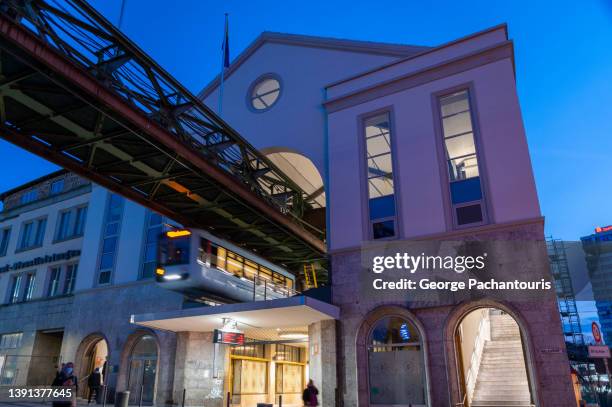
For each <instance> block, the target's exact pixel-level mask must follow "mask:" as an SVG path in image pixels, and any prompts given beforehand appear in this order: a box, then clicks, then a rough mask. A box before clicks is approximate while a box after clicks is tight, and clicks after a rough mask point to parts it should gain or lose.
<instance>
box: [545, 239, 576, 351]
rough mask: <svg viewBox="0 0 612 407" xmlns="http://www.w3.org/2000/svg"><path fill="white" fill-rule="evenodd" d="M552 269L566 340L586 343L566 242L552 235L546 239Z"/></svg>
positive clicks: (574, 342)
mask: <svg viewBox="0 0 612 407" xmlns="http://www.w3.org/2000/svg"><path fill="white" fill-rule="evenodd" d="M546 247H547V250H548V258H549V260H550V271H551V273H552V276H553V279H554V281H555V288H556V293H557V302H558V304H559V313H560V314H561V322H562V325H563V334H564V335H565V342H568V343H572V344H574V345H584V336H583V334H582V328H581V326H580V316H579V314H578V307H577V306H576V296H575V294H574V287H573V285H572V278H571V275H570V270H569V265H568V262H567V254H566V251H565V244H564V243H563V241H562V240H559V239H554V238H553V237H552V236H550V237H548V238H547V239H546Z"/></svg>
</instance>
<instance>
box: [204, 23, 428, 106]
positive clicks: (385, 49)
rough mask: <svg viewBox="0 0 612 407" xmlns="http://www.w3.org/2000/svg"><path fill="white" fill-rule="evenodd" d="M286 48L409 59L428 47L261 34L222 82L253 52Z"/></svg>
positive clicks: (208, 90)
mask: <svg viewBox="0 0 612 407" xmlns="http://www.w3.org/2000/svg"><path fill="white" fill-rule="evenodd" d="M267 42H268V43H275V44H286V45H294V46H301V47H309V48H323V49H334V50H338V51H346V52H361V53H367V54H375V55H386V56H395V57H398V58H404V57H407V56H409V55H412V54H414V53H415V52H416V53H421V52H423V51H426V50H429V49H430V48H431V47H428V46H420V45H404V44H392V43H385V42H374V41H361V40H349V39H341V38H332V37H319V36H311V35H302V34H287V33H279V32H273V31H264V32H262V33H261V34H259V36H257V38H255V40H253V42H251V43H250V44H249V45H248V46H247V47H246V48H245V49H244V50H243V51H242V52H241V53H240V54H239V55H238V56H237V57H236V58H235V59H234V60H233V61H232V62H231V63H230V66H229V68H227V71H226V72H225V74H224V77H225V79H227V78H229V77H230V76H231V75H232V74H233V73H234V72H235V71H236V70H237V69H238V68H239V67H240V66H241V65H242V64H243V63H244V62H245V61H246V60H247V59H248V58H249V57H250V56H251V55H253V53H255V51H257V50H258V49H259V48H260V47H261V46H262V45H264V44H265V43H267ZM220 81H221V75H220V74H217V75H216V76H215V77H214V78H213V79H212V80H211V81H210V82H209V83H208V84H207V85H205V86H204V88H202V90H201V91H200V92H199V93H198V94H197V97H198V98H199V99H201V100H203V99H205V98H206V97H208V96H209V95H210V94H211V93H212V92H213V91H214V90H215V89H216V88H217V87H218V86H219V83H220Z"/></svg>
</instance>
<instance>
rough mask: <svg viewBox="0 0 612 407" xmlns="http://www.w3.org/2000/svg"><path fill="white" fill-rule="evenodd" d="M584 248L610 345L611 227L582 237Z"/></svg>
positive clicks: (601, 319)
mask: <svg viewBox="0 0 612 407" xmlns="http://www.w3.org/2000/svg"><path fill="white" fill-rule="evenodd" d="M580 240H582V246H583V248H584V252H585V256H586V262H587V267H588V270H589V276H590V278H591V283H592V286H593V296H594V297H595V303H596V306H597V314H598V315H599V321H600V323H601V329H602V331H603V334H604V340H605V341H606V343H608V344H610V343H612V225H611V226H605V227H597V228H595V233H594V234H592V235H589V236H584V237H582V238H581V239H580Z"/></svg>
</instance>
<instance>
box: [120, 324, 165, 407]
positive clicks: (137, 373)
mask: <svg viewBox="0 0 612 407" xmlns="http://www.w3.org/2000/svg"><path fill="white" fill-rule="evenodd" d="M143 340H147V341H150V344H149V346H148V347H147V348H148V350H149V353H151V355H149V357H146V356H143V355H137V357H134V352H138V351H139V349H140V348H141V347H142V345H143ZM160 351H161V349H160V344H159V338H158V336H157V334H156V333H155V332H153V331H152V330H148V329H138V330H136V331H134V332H133V333H132V334H130V335H129V336H128V338H127V340H126V341H125V344H124V346H123V350H122V351H121V358H120V368H119V376H118V378H117V384H118V386H117V388H118V391H125V390H130V404H138V401H139V398H140V391H139V389H140V386H141V385H143V400H144V402H143V403H142V404H143V405H155V400H156V398H157V390H158V381H159V367H160V359H161V357H160V356H161V353H160ZM153 353H154V355H153ZM145 375H146V377H145ZM147 392H148V393H147Z"/></svg>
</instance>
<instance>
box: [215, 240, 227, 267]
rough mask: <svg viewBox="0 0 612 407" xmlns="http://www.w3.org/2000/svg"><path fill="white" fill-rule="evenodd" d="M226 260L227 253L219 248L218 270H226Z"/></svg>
mask: <svg viewBox="0 0 612 407" xmlns="http://www.w3.org/2000/svg"><path fill="white" fill-rule="evenodd" d="M226 258H227V251H226V250H225V249H224V248H223V247H219V246H218V247H217V259H216V264H217V268H220V269H222V270H225V268H226V266H227V264H226Z"/></svg>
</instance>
